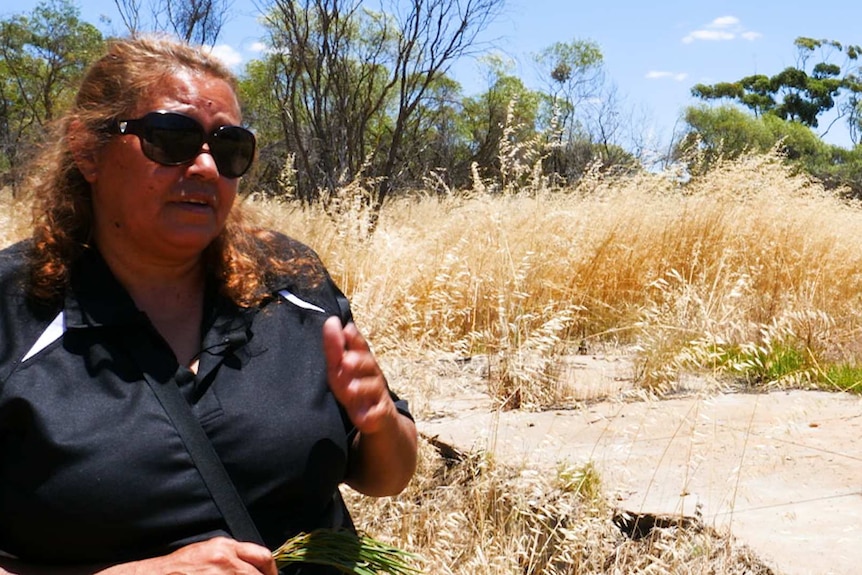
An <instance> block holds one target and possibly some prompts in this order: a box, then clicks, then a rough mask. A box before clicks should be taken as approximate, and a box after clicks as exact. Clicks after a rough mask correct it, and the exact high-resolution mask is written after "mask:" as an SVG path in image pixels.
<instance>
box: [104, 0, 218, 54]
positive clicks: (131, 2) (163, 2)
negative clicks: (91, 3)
mask: <svg viewBox="0 0 862 575" xmlns="http://www.w3.org/2000/svg"><path fill="white" fill-rule="evenodd" d="M114 6H116V8H117V12H119V14H120V19H121V20H122V21H123V24H124V25H125V27H126V30H128V32H129V33H130V34H138V33H140V32H150V31H160V32H170V33H172V34H175V35H176V36H177V37H178V38H180V39H182V40H185V41H186V42H191V43H194V44H202V45H209V46H212V45H214V44H215V43H216V41H217V40H218V37H219V35H220V34H221V30H222V27H223V26H224V24H225V21H226V19H227V18H228V15H229V13H230V10H231V7H232V6H233V1H232V0H150V1H149V3H148V4H147V5H146V6H144V3H143V0H114ZM145 12H146V13H145Z"/></svg>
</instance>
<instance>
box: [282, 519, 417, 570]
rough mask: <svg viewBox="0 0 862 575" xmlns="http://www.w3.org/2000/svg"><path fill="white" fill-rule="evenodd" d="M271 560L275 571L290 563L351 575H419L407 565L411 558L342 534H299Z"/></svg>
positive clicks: (320, 531) (323, 531) (364, 538)
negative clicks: (324, 567)
mask: <svg viewBox="0 0 862 575" xmlns="http://www.w3.org/2000/svg"><path fill="white" fill-rule="evenodd" d="M272 556H273V557H274V558H275V563H276V565H277V566H278V567H279V568H281V567H284V566H286V565H289V564H291V563H315V564H317V565H328V566H330V567H335V568H336V569H338V570H340V571H342V572H344V573H353V574H354V575H379V574H381V573H384V574H389V575H421V571H419V570H418V569H416V568H415V567H413V566H412V565H411V564H410V561H411V560H412V559H414V558H415V556H414V555H413V554H411V553H408V552H406V551H402V550H401V549H398V548H395V547H392V546H389V545H386V544H385V543H382V542H380V541H377V540H375V539H372V538H371V537H367V536H365V535H357V534H355V533H353V532H351V531H346V530H332V529H316V530H314V531H311V532H310V533H300V534H299V535H296V536H295V537H292V538H290V539H288V540H287V541H285V543H284V544H283V545H282V546H281V547H279V548H278V549H276V550H275V551H273V553H272Z"/></svg>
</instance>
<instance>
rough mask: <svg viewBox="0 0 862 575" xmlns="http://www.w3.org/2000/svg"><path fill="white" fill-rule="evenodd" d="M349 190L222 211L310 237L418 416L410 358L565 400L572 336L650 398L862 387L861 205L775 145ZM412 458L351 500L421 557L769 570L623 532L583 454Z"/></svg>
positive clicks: (524, 566)
mask: <svg viewBox="0 0 862 575" xmlns="http://www.w3.org/2000/svg"><path fill="white" fill-rule="evenodd" d="M364 200H365V196H364V192H363V189H362V187H361V186H359V185H357V186H355V187H352V188H350V189H346V190H344V191H343V193H342V195H341V196H340V197H339V198H338V199H337V200H332V201H330V202H328V203H327V205H326V207H323V206H322V205H321V206H316V207H304V206H301V205H299V204H296V203H291V202H276V201H271V200H260V199H255V198H254V195H253V194H252V195H251V196H249V197H247V198H246V199H245V200H244V201H243V208H244V209H246V210H248V211H249V212H250V213H251V214H253V216H254V217H256V218H259V219H260V221H261V223H262V224H263V225H266V226H269V227H273V228H276V229H279V230H281V231H283V232H285V233H287V234H289V235H292V236H294V237H296V238H298V239H300V240H302V241H304V242H306V243H308V244H309V245H311V246H312V247H313V248H314V249H315V250H316V251H317V252H318V253H319V254H320V256H321V258H322V259H323V260H324V262H325V263H326V264H327V266H328V268H329V270H330V272H331V274H332V276H333V277H334V279H335V281H336V282H337V283H338V284H339V285H340V286H341V287H342V288H343V289H344V291H345V292H346V293H347V295H348V296H349V297H350V299H351V302H352V304H353V308H354V315H355V317H356V321H357V324H358V325H359V327H360V329H361V330H362V331H363V332H365V334H366V335H367V336H368V337H369V339H370V340H371V341H372V343H373V346H374V349H375V351H376V352H377V354H378V355H379V357H380V358H381V361H382V363H384V365H389V366H392V368H393V370H394V374H395V377H391V382H392V385H393V387H395V388H396V391H398V393H399V394H401V395H403V396H405V397H407V398H408V399H410V401H411V405H412V406H414V411H415V413H416V415H417V417H419V418H421V417H422V415H423V406H424V405H425V403H427V399H428V397H429V396H431V395H433V394H434V392H435V385H436V382H435V381H434V377H433V374H431V373H429V372H428V370H426V369H425V368H424V367H423V366H425V365H427V362H428V361H431V360H438V359H441V358H446V359H463V358H468V357H475V356H485V357H488V358H492V359H493V361H494V363H493V365H494V366H495V369H494V371H493V372H492V373H490V375H489V377H488V381H487V384H488V391H489V393H490V394H491V395H492V396H494V397H495V398H496V399H497V401H498V402H499V405H500V407H501V408H502V409H542V408H545V407H549V406H559V405H566V404H568V405H571V404H573V403H574V400H573V399H572V397H571V390H570V389H567V388H566V387H565V386H561V385H559V384H558V383H559V381H558V380H559V377H560V370H559V366H560V362H561V361H562V359H563V358H565V357H567V356H570V355H572V354H575V353H578V352H579V351H580V352H583V350H584V349H614V350H618V351H619V352H621V353H626V354H629V355H630V356H632V357H634V359H635V361H634V364H635V372H636V373H635V374H634V377H635V381H636V384H637V385H638V386H639V388H640V389H641V390H642V391H643V393H644V394H647V395H651V396H656V397H661V396H662V395H663V394H666V393H669V392H672V391H674V390H675V389H676V387H677V386H678V385H679V381H680V375H681V374H683V373H697V374H698V375H699V376H700V377H703V378H705V379H706V380H707V381H709V382H712V383H714V385H715V386H716V387H717V388H718V387H721V386H728V385H745V386H760V387H763V388H773V387H806V388H807V387H816V388H820V389H834V390H850V391H859V390H860V386H862V383H860V381H862V369H860V363H859V362H860V357H861V356H860V353H862V346H860V337H859V335H860V327H862V250H860V244H862V239H860V238H862V210H860V207H859V206H857V205H854V204H852V203H850V202H848V201H846V200H842V199H839V198H838V197H837V196H836V195H834V194H831V193H826V192H824V190H823V189H822V187H821V186H819V185H818V184H817V183H816V182H812V181H810V180H808V179H806V178H805V177H803V176H800V175H794V174H792V173H790V172H788V171H787V169H786V168H785V167H784V166H783V165H782V164H781V162H780V161H779V159H778V158H776V157H774V156H756V157H749V158H744V159H741V160H738V161H734V162H728V163H724V164H722V165H719V166H718V167H716V168H715V169H713V170H712V171H711V172H709V173H708V174H706V175H705V176H703V177H701V178H699V179H697V180H692V181H688V182H686V183H685V184H683V183H682V182H681V180H680V178H679V177H678V175H677V174H672V173H645V174H639V175H635V176H614V177H611V176H603V175H602V174H600V173H593V174H591V175H590V176H589V177H586V178H584V179H583V180H582V181H581V182H580V183H579V184H578V185H577V186H575V187H572V188H568V189H564V190H553V191H551V190H547V189H544V188H543V187H542V185H540V184H536V185H533V186H530V187H528V188H527V189H524V190H522V191H520V192H518V193H508V194H489V193H487V192H485V191H476V190H467V191H463V192H451V193H448V194H443V195H439V194H431V193H430V192H429V193H425V192H422V191H417V192H415V193H413V194H410V195H409V196H407V197H404V198H399V199H396V200H392V201H390V202H388V203H387V204H386V205H385V206H384V208H383V210H382V212H381V213H380V214H379V217H376V218H375V217H374V216H373V214H372V213H371V212H370V211H369V210H368V208H367V207H366V206H367V202H365V201H364ZM28 214H29V211H28V208H27V205H26V202H25V201H23V200H18V201H13V200H12V199H11V197H10V196H9V194H8V193H6V195H4V196H3V198H2V201H0V245H6V244H9V243H11V242H13V241H15V240H17V239H20V238H23V237H26V235H27V227H28V221H27V217H28ZM405 365H408V366H412V367H404V366H405ZM396 366H397V367H396ZM421 455H422V457H421V467H420V472H419V474H418V475H417V478H416V480H415V481H414V482H413V484H412V485H411V486H410V487H409V488H408V491H407V492H406V493H405V494H403V495H402V496H400V497H398V498H394V499H385V500H380V501H374V500H365V499H359V498H355V497H352V496H351V497H350V499H351V505H352V506H353V507H354V508H355V509H357V519H358V522H359V524H360V526H361V527H364V528H365V529H367V530H369V532H370V533H371V534H373V535H375V536H380V537H383V538H386V539H387V540H389V541H391V542H393V543H395V544H396V545H398V546H401V547H403V548H406V549H408V550H411V551H415V552H417V553H418V554H420V555H421V556H422V557H423V558H424V567H425V569H426V571H427V572H428V573H429V574H437V573H457V574H464V575H467V574H470V575H474V574H487V575H498V574H504V573H505V574H509V573H529V574H540V573H544V574H552V573H585V574H588V573H590V574H591V573H716V574H719V573H720V574H734V573H769V572H770V571H769V570H768V569H767V568H766V567H764V566H762V565H760V564H759V563H758V561H757V559H756V558H754V557H752V556H751V554H750V553H749V552H748V551H747V550H746V549H745V548H744V547H741V546H739V545H738V544H736V543H735V542H734V541H733V540H732V538H730V537H729V536H728V535H727V534H722V533H716V532H713V531H711V530H709V529H705V530H689V531H675V532H674V533H660V534H658V535H657V536H656V537H654V538H651V539H648V540H644V541H630V540H628V539H626V538H625V537H624V536H623V535H622V534H621V533H620V531H619V530H618V529H617V528H616V527H614V526H613V524H611V522H610V520H609V516H610V511H609V510H610V506H609V503H608V502H607V501H605V499H604V496H603V494H602V486H601V477H599V476H598V475H597V474H596V472H595V471H594V470H593V469H592V468H590V467H589V466H587V467H585V468H576V469H571V468H569V469H560V470H559V471H558V472H557V473H556V474H552V476H550V477H547V476H544V475H543V476H542V477H541V478H533V479H529V480H525V479H524V476H523V474H522V473H521V471H522V470H521V469H520V468H519V467H518V464H517V462H499V461H493V460H491V459H489V458H487V457H483V456H482V454H467V456H465V457H464V458H461V459H459V460H458V461H444V460H443V459H441V457H440V455H439V453H438V452H437V450H435V449H434V448H433V447H431V446H430V445H429V444H427V443H426V442H423V445H422V452H421Z"/></svg>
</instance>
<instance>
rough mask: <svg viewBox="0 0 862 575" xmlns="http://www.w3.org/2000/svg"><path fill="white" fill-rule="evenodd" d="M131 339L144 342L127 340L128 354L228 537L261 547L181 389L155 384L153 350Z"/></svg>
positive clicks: (171, 383) (170, 384) (170, 381)
mask: <svg viewBox="0 0 862 575" xmlns="http://www.w3.org/2000/svg"><path fill="white" fill-rule="evenodd" d="M134 339H143V338H132V337H129V338H128V342H129V346H128V347H129V350H130V351H131V353H132V355H133V356H134V358H135V362H136V363H137V364H138V366H139V367H140V368H141V372H142V373H143V375H144V378H145V379H146V380H147V384H148V385H149V386H150V389H152V390H153V393H155V395H156V397H157V398H158V400H159V403H161V404H162V407H163V408H164V410H165V412H167V414H168V417H170V419H171V422H173V424H174V427H175V428H176V430H177V432H178V433H179V434H180V437H181V438H182V440H183V443H184V444H185V446H186V449H187V450H188V452H189V455H191V458H192V461H194V464H195V466H196V467H197V468H198V471H199V472H200V474H201V477H202V478H203V481H204V483H205V484H206V487H207V489H208V490H209V492H210V495H211V496H212V498H213V501H215V504H216V507H218V509H219V511H220V512H221V514H222V516H223V517H224V519H225V522H226V523H227V526H228V529H229V530H230V532H231V535H233V536H234V538H235V539H237V540H238V541H253V542H255V543H259V544H261V545H263V544H264V541H263V538H262V537H261V536H260V533H259V532H258V530H257V527H255V524H254V521H252V519H251V516H250V515H249V513H248V509H246V506H245V503H243V501H242V499H241V498H240V496H239V493H237V490H236V486H235V485H234V484H233V481H232V480H231V478H230V476H229V475H228V473H227V470H226V469H225V468H224V464H222V461H221V459H220V458H219V456H218V454H217V453H216V451H215V449H214V448H213V445H212V442H210V439H209V437H207V434H206V432H205V431H204V430H203V428H202V427H201V424H200V421H198V419H197V417H195V415H194V413H192V410H191V407H190V406H189V403H188V401H186V398H185V397H183V395H182V394H181V393H180V389H179V387H178V386H177V384H176V382H175V381H174V379H173V378H169V379H168V380H167V381H157V380H156V378H155V377H153V375H152V374H150V373H149V372H148V371H147V369H146V366H148V365H150V366H152V365H153V363H152V361H151V360H152V355H153V351H154V350H153V349H152V347H151V346H150V345H148V344H147V343H146V342H143V341H134Z"/></svg>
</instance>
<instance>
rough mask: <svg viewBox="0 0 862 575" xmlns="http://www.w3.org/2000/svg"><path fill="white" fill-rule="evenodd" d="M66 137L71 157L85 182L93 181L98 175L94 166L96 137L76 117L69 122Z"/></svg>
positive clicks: (96, 152) (95, 161)
mask: <svg viewBox="0 0 862 575" xmlns="http://www.w3.org/2000/svg"><path fill="white" fill-rule="evenodd" d="M66 137H67V138H68V141H69V151H70V152H72V158H74V160H75V165H76V166H78V171H79V172H81V175H82V176H84V179H85V180H87V182H89V183H91V184H92V183H94V182H95V181H96V180H97V179H98V175H99V171H98V169H97V168H96V163H97V157H98V150H97V146H96V141H95V140H96V138H95V137H94V136H93V134H92V133H91V132H90V131H89V130H87V128H86V127H85V126H84V123H83V122H81V120H78V119H77V118H76V119H74V120H72V121H71V122H70V123H69V131H68V133H67V136H66Z"/></svg>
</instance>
